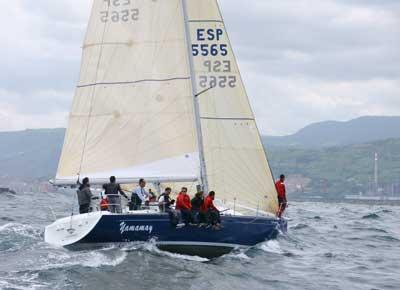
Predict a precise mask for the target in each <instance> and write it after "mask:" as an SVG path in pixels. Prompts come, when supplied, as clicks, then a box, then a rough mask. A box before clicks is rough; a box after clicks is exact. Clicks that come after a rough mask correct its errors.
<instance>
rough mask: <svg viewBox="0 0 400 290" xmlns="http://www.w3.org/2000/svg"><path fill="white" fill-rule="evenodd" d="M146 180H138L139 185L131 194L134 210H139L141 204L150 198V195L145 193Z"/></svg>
mask: <svg viewBox="0 0 400 290" xmlns="http://www.w3.org/2000/svg"><path fill="white" fill-rule="evenodd" d="M145 187H146V180H144V179H143V178H141V179H140V180H139V185H138V187H136V189H135V191H134V192H132V201H131V203H132V207H133V209H134V210H137V209H139V208H140V207H141V206H142V204H144V203H145V202H146V199H147V198H149V197H150V194H149V193H148V192H147V191H146V189H145Z"/></svg>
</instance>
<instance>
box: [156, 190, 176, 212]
mask: <svg viewBox="0 0 400 290" xmlns="http://www.w3.org/2000/svg"><path fill="white" fill-rule="evenodd" d="M170 195H171V188H170V187H167V188H166V189H165V191H164V193H163V194H161V195H160V197H159V198H158V206H159V208H160V211H161V212H169V211H171V206H172V205H173V204H174V203H175V200H173V199H172V200H171V196H170Z"/></svg>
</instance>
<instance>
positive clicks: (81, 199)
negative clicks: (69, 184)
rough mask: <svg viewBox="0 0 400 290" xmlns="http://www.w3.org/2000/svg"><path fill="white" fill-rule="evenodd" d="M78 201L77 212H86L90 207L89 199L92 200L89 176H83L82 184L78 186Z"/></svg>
mask: <svg viewBox="0 0 400 290" xmlns="http://www.w3.org/2000/svg"><path fill="white" fill-rule="evenodd" d="M77 194H78V203H79V213H80V214H83V213H88V212H89V207H90V201H91V200H92V196H93V194H92V191H91V190H90V184H89V178H87V177H85V178H84V179H83V180H82V184H81V185H80V186H79V189H78V191H77Z"/></svg>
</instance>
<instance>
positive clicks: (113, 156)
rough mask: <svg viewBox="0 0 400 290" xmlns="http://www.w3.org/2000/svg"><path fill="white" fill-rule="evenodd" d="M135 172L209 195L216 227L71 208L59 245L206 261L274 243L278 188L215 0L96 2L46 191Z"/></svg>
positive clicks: (56, 228)
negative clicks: (123, 247) (139, 248)
mask: <svg viewBox="0 0 400 290" xmlns="http://www.w3.org/2000/svg"><path fill="white" fill-rule="evenodd" d="M110 176H116V177H117V181H118V182H119V183H121V184H134V183H137V182H138V181H139V180H140V179H141V178H144V179H145V180H146V181H147V182H149V183H151V184H153V185H155V187H156V188H165V187H166V186H167V185H171V184H172V185H174V186H178V185H180V184H192V185H195V186H196V187H198V188H200V189H202V190H204V192H209V191H210V190H213V191H215V192H216V197H217V199H218V201H216V203H217V204H218V206H219V208H220V209H221V212H222V225H223V228H222V229H220V230H215V229H212V228H207V227H202V228H200V227H197V226H190V225H188V226H185V227H174V226H171V222H170V219H169V216H168V214H165V213H162V212H160V211H159V210H158V207H153V208H152V207H149V208H145V209H141V210H136V211H130V210H124V211H123V213H110V212H108V211H94V212H91V213H87V214H79V215H78V214H76V215H73V214H72V215H71V216H68V217H65V218H62V219H59V220H57V221H55V222H54V223H53V224H51V225H49V226H47V227H46V230H45V240H46V242H48V243H50V244H53V245H57V246H63V247H75V246H79V247H80V246H85V247H86V246H101V245H107V244H110V243H111V244H123V243H127V242H137V241H139V242H141V241H142V242H146V241H154V243H155V244H156V245H157V247H159V248H161V249H163V250H167V251H173V252H178V253H183V254H189V255H198V256H203V257H214V256H219V255H223V254H226V253H228V252H230V251H232V250H233V249H236V248H243V247H251V246H254V245H256V244H258V243H261V242H264V241H266V240H268V239H274V238H276V236H277V235H278V234H279V233H280V232H281V231H285V230H286V228H287V221H286V220H285V219H283V218H277V217H276V213H277V211H278V201H277V192H276V189H275V186H274V179H273V175H272V172H271V169H270V167H269V164H268V160H267V156H266V152H265V151H264V148H263V145H262V142H261V138H260V134H259V131H258V128H257V125H256V121H255V118H254V114H253V112H252V109H251V106H250V103H249V100H248V96H247V94H246V91H245V88H244V85H243V81H242V78H241V76H240V72H239V68H238V64H237V62H236V59H235V56H234V53H233V50H232V47H231V43H230V41H229V38H228V34H227V31H226V28H225V24H224V21H223V18H222V15H221V12H220V9H219V5H218V2H217V0H162V1H160V0H153V1H150V0H135V1H134V0H94V2H93V8H92V13H91V17H90V21H89V25H88V29H87V33H86V37H85V40H84V44H83V53H82V63H81V70H80V79H79V83H78V85H77V88H76V93H75V97H74V99H73V104H72V109H71V113H70V116H69V125H68V128H67V131H66V136H65V141H64V145H63V150H62V154H61V158H60V162H59V167H58V171H57V175H56V177H55V179H54V180H53V183H54V184H55V185H56V186H60V187H67V186H75V185H76V184H77V181H79V180H81V179H82V178H84V177H89V178H90V182H91V185H92V186H100V185H102V184H103V183H106V182H107V181H108V178H109V177H110Z"/></svg>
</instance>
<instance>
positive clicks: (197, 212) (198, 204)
mask: <svg viewBox="0 0 400 290" xmlns="http://www.w3.org/2000/svg"><path fill="white" fill-rule="evenodd" d="M191 204H192V217H193V220H194V221H195V223H197V224H200V223H204V222H205V216H204V213H203V212H202V211H201V209H202V207H203V204H204V192H203V191H200V192H198V193H196V195H195V196H194V197H193V198H192V200H191Z"/></svg>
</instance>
